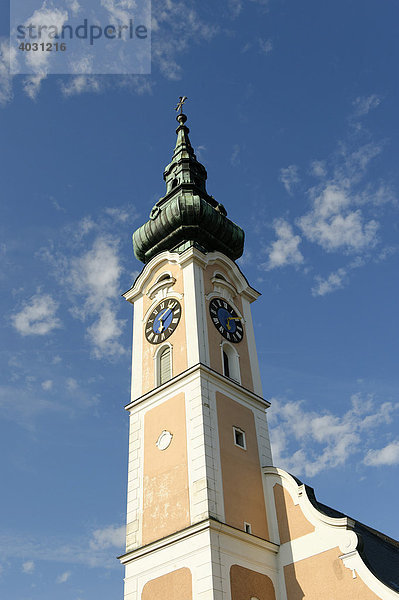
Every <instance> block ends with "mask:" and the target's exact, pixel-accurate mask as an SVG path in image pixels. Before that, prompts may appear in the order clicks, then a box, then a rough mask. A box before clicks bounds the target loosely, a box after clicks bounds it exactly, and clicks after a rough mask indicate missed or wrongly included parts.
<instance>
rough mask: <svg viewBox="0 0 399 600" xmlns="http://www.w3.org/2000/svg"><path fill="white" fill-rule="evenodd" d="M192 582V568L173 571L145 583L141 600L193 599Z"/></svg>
mask: <svg viewBox="0 0 399 600" xmlns="http://www.w3.org/2000/svg"><path fill="white" fill-rule="evenodd" d="M192 597H193V595H192V582H191V571H190V569H187V568H183V569H178V570H177V571H172V572H171V573H167V574H166V575H162V577H157V578H156V579H152V580H151V581H149V582H148V583H146V584H145V586H144V588H143V593H142V594H141V600H191V599H192Z"/></svg>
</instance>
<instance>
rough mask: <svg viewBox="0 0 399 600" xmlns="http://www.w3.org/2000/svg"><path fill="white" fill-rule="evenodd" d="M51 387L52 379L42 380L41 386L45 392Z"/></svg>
mask: <svg viewBox="0 0 399 600" xmlns="http://www.w3.org/2000/svg"><path fill="white" fill-rule="evenodd" d="M52 387H53V381H52V380H51V379H47V380H46V381H43V382H42V388H43V389H44V391H45V392H48V391H50V390H51V389H52Z"/></svg>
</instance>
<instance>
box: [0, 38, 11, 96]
mask: <svg viewBox="0 0 399 600" xmlns="http://www.w3.org/2000/svg"><path fill="white" fill-rule="evenodd" d="M12 98H13V89H12V77H11V75H10V44H9V41H8V39H5V38H0V106H4V105H6V104H7V103H8V102H10V101H11V100H12Z"/></svg>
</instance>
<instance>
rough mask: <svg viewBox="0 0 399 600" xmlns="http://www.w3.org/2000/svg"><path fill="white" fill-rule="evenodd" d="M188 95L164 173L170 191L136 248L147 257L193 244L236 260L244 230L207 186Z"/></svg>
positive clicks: (136, 238)
mask: <svg viewBox="0 0 399 600" xmlns="http://www.w3.org/2000/svg"><path fill="white" fill-rule="evenodd" d="M186 100H187V97H186V96H180V101H179V103H178V105H177V107H176V110H177V111H180V112H179V114H178V115H177V117H176V120H177V122H178V123H179V125H178V127H177V129H176V134H177V139H176V146H175V149H174V152H173V156H172V161H171V162H170V163H169V164H168V165H167V166H166V168H165V171H164V174H163V178H164V180H165V183H166V194H165V196H163V197H162V198H161V199H160V200H159V201H158V202H157V203H156V205H155V206H154V207H153V209H152V211H151V213H150V220H149V221H148V222H147V223H145V224H144V225H143V226H142V227H140V228H139V229H138V230H137V231H135V233H134V234H133V248H134V253H135V255H136V257H137V258H138V259H139V260H141V261H142V262H144V263H147V262H148V261H149V260H151V258H152V257H153V256H155V255H156V254H158V253H159V252H162V251H163V250H173V251H177V252H180V251H183V250H184V249H186V248H187V247H188V246H190V245H193V244H195V245H196V246H197V247H198V248H199V249H200V250H202V251H203V252H211V251H213V250H218V251H220V252H223V253H224V254H226V255H227V256H229V257H230V258H231V259H232V260H236V259H237V258H239V257H240V256H241V255H242V253H243V249H244V232H243V230H242V229H241V228H240V227H238V225H235V223H233V222H232V221H230V220H229V219H227V212H226V209H225V208H224V206H223V205H222V204H220V203H219V202H217V201H216V200H215V198H214V197H213V196H210V195H209V194H208V192H207V190H206V180H207V172H206V169H205V167H204V166H203V165H202V164H201V163H200V162H199V161H198V160H197V157H196V156H195V153H194V149H193V147H192V145H191V142H190V138H189V135H188V134H189V133H190V130H189V128H188V127H187V126H186V121H187V116H186V115H185V114H184V113H183V104H184V102H185V101H186Z"/></svg>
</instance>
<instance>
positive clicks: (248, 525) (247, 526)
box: [244, 521, 252, 533]
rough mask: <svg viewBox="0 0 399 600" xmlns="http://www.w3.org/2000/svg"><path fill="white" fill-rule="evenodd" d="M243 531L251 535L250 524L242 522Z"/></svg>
mask: <svg viewBox="0 0 399 600" xmlns="http://www.w3.org/2000/svg"><path fill="white" fill-rule="evenodd" d="M244 531H245V533H252V525H251V523H247V522H246V521H244Z"/></svg>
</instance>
